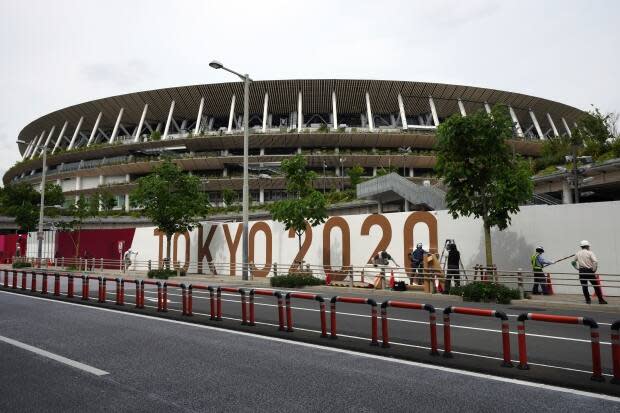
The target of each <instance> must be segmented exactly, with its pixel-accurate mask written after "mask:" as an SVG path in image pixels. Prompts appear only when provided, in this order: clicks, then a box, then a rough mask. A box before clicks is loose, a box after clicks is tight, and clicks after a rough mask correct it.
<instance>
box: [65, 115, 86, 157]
mask: <svg viewBox="0 0 620 413" xmlns="http://www.w3.org/2000/svg"><path fill="white" fill-rule="evenodd" d="M83 121H84V116H81V117H80V120H79V121H78V124H77V126H76V127H75V132H73V137H72V138H71V142H69V146H68V147H67V150H68V151H70V150H71V149H73V145H75V139H76V138H77V136H78V133H80V127H82V122H83Z"/></svg>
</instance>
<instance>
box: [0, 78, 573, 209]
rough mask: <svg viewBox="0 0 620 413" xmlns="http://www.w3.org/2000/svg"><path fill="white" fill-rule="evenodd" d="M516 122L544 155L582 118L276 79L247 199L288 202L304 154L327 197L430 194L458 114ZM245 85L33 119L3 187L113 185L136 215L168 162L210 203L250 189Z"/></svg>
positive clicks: (263, 112)
mask: <svg viewBox="0 0 620 413" xmlns="http://www.w3.org/2000/svg"><path fill="white" fill-rule="evenodd" d="M496 104H502V105H505V106H506V107H507V110H508V111H509V113H510V116H511V118H512V120H513V122H514V128H513V129H514V137H513V139H512V140H511V142H510V145H511V146H512V148H513V150H514V151H515V152H516V153H519V154H521V155H523V156H524V157H527V158H531V159H533V158H536V157H537V156H539V155H540V150H541V141H543V140H545V139H548V138H552V137H554V136H559V135H561V134H569V135H570V134H571V127H573V125H574V124H575V122H576V121H577V119H578V118H579V117H580V116H581V115H582V114H583V112H582V111H581V110H579V109H576V108H574V107H571V106H568V105H565V104H562V103H558V102H553V101H550V100H547V99H542V98H537V97H533V96H528V95H524V94H520V93H512V92H505V91H500V90H494V89H487V88H480V87H470V86H459V85H448V84H438V83H427V82H407V81H383V80H273V81H254V82H252V84H251V86H250V102H249V108H250V119H249V128H250V174H251V175H250V196H251V198H252V201H253V202H254V203H264V202H270V201H275V200H278V199H281V198H284V197H286V190H285V187H286V185H285V182H284V179H283V178H282V177H281V176H280V175H279V174H278V165H279V163H280V162H281V161H282V160H283V159H285V158H286V157H288V156H291V155H293V154H296V153H301V154H303V155H304V156H306V158H307V160H308V165H309V167H310V168H311V169H313V170H315V171H316V172H317V175H318V178H317V180H316V182H315V185H316V187H317V188H319V189H325V190H330V189H341V188H346V187H348V186H349V180H348V178H347V169H348V168H350V167H353V166H356V165H360V166H361V167H363V168H364V174H365V175H366V176H376V175H377V174H381V173H382V172H383V171H394V172H396V173H398V174H400V175H402V176H404V177H406V178H407V179H409V180H411V181H413V182H423V181H426V182H425V184H427V185H428V184H430V185H433V184H434V183H435V181H434V179H433V166H434V164H435V156H434V153H433V146H434V144H435V140H436V138H435V131H436V128H437V126H438V125H439V124H440V123H441V122H443V121H444V120H445V119H446V118H448V117H449V116H451V115H453V114H455V113H460V114H461V115H463V116H466V115H467V114H471V113H473V112H475V111H478V110H486V111H489V110H490V109H491V107H492V106H493V105H496ZM242 112H243V84H242V83H240V82H234V83H219V84H207V85H195V86H184V87H174V88H167V89H158V90H150V91H144V92H137V93H130V94H125V95H120V96H113V97H108V98H103V99H98V100H94V101H90V102H85V103H80V104H77V105H74V106H70V107H67V108H64V109H60V110H57V111H55V112H52V113H49V114H47V115H45V116H42V117H40V118H39V119H36V120H34V121H32V122H31V123H30V124H28V125H27V126H26V127H24V128H23V130H22V131H21V133H20V134H19V137H18V140H19V141H20V142H23V143H20V144H19V149H20V153H21V154H22V157H23V159H22V161H21V162H18V163H17V164H16V165H14V166H13V167H12V168H11V169H9V170H8V171H7V172H6V174H5V175H4V184H5V185H6V184H9V183H11V182H19V181H26V182H32V183H33V184H36V183H39V182H40V179H41V172H42V170H41V168H42V159H41V154H42V151H43V149H42V148H43V147H47V148H49V150H48V156H47V165H48V168H47V179H48V180H49V181H50V182H57V183H58V184H59V185H60V186H61V187H62V189H63V192H64V193H65V196H66V197H67V198H68V199H69V200H71V199H76V197H88V196H90V195H91V194H93V193H95V192H96V191H97V190H98V188H101V187H104V188H106V189H107V190H109V191H110V192H111V193H112V194H114V195H115V196H116V198H117V205H118V208H125V209H129V208H130V199H129V194H130V192H131V190H132V189H133V187H134V185H135V180H136V179H138V178H139V177H141V176H144V175H145V174H147V173H148V172H149V171H150V170H151V169H152V168H153V167H154V166H156V165H157V164H158V163H160V162H161V161H162V157H163V156H164V155H168V156H171V157H173V158H175V162H176V163H177V164H178V165H180V166H181V167H182V168H183V169H184V170H187V171H191V172H192V173H193V174H195V175H198V176H200V177H201V178H202V182H203V189H204V190H205V191H206V192H208V194H209V198H210V200H211V201H212V202H213V203H215V204H218V203H221V200H222V191H223V190H224V189H226V188H229V189H232V190H236V191H239V192H240V191H241V187H242V155H243V138H242V135H243V128H242Z"/></svg>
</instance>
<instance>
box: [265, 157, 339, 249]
mask: <svg viewBox="0 0 620 413" xmlns="http://www.w3.org/2000/svg"><path fill="white" fill-rule="evenodd" d="M281 169H282V171H283V172H284V175H285V176H286V188H287V191H288V192H289V193H290V194H292V195H293V196H294V198H292V199H286V200H282V201H278V202H276V203H274V204H273V205H271V206H270V207H269V210H270V211H271V215H272V218H273V220H274V221H278V222H281V223H283V224H284V228H285V229H286V230H289V229H291V228H293V229H294V231H295V234H296V235H297V239H298V241H299V249H301V237H302V236H303V234H304V233H305V232H306V225H310V226H311V227H315V226H317V225H319V224H322V223H323V222H325V219H327V210H326V205H327V202H326V200H325V197H324V196H323V194H322V193H320V192H318V191H316V190H315V189H314V186H313V185H312V181H313V179H314V178H315V177H316V174H315V173H314V172H312V171H308V170H307V169H306V158H304V157H303V156H301V155H295V156H294V157H292V158H288V159H286V160H284V161H283V162H282V165H281Z"/></svg>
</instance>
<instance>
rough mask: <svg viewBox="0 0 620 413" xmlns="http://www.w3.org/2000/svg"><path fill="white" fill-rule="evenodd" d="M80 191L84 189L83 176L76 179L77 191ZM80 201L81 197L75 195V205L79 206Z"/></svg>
mask: <svg viewBox="0 0 620 413" xmlns="http://www.w3.org/2000/svg"><path fill="white" fill-rule="evenodd" d="M80 189H82V177H81V176H76V177H75V191H76V192H77V191H79V190H80ZM79 199H80V195H79V194H76V195H75V203H76V204H77V201H79Z"/></svg>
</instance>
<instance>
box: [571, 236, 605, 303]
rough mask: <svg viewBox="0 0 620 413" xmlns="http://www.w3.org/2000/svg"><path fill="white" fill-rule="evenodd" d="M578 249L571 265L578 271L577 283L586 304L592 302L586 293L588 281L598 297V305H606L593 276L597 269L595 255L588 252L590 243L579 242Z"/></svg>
mask: <svg viewBox="0 0 620 413" xmlns="http://www.w3.org/2000/svg"><path fill="white" fill-rule="evenodd" d="M580 247H581V249H580V250H579V251H577V253H575V259H574V260H573V261H572V262H571V264H572V265H573V267H575V268H576V269H577V270H578V271H579V282H580V283H581V289H582V291H583V296H584V297H585V299H586V303H587V304H590V303H591V302H592V300H591V299H590V293H589V292H588V281H590V284H592V286H593V287H594V292H595V293H596V296H597V297H598V302H599V304H607V301H605V300H604V299H603V293H602V291H601V287H600V285H599V283H598V280H597V279H596V275H595V273H596V270H597V269H598V260H597V259H596V255H594V253H593V252H592V251H590V243H589V242H588V241H587V240H583V241H581V243H580Z"/></svg>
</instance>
